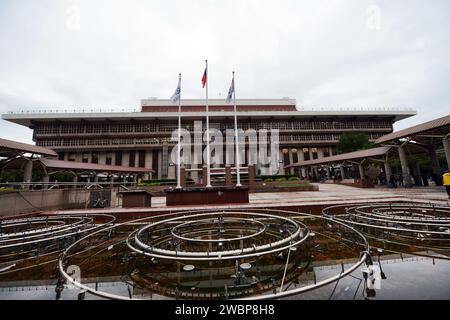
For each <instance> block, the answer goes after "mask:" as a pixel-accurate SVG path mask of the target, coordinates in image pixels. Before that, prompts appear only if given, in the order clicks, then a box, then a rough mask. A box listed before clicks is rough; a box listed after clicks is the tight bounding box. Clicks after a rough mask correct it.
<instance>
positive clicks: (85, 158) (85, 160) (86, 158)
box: [81, 152, 89, 163]
mask: <svg viewBox="0 0 450 320" xmlns="http://www.w3.org/2000/svg"><path fill="white" fill-rule="evenodd" d="M81 161H82V162H84V163H87V162H89V153H87V152H83V155H82V158H81Z"/></svg>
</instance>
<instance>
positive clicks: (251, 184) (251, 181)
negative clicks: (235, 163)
mask: <svg viewBox="0 0 450 320" xmlns="http://www.w3.org/2000/svg"><path fill="white" fill-rule="evenodd" d="M254 189H255V167H254V166H253V165H251V164H249V165H248V190H249V191H253V190H254Z"/></svg>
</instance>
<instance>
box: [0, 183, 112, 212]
mask: <svg viewBox="0 0 450 320" xmlns="http://www.w3.org/2000/svg"><path fill="white" fill-rule="evenodd" d="M90 193H91V190H85V189H55V190H30V191H11V192H0V216H9V215H17V214H22V213H31V212H38V211H46V210H61V209H80V208H85V207H86V206H87V203H89V197H90ZM113 199H114V201H113ZM111 200H112V201H111V202H112V206H117V196H116V192H115V191H114V192H113V193H112V197H111Z"/></svg>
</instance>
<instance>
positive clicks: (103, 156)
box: [98, 152, 106, 164]
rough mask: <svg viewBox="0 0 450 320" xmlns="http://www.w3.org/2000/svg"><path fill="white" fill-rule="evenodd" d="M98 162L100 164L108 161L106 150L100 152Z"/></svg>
mask: <svg viewBox="0 0 450 320" xmlns="http://www.w3.org/2000/svg"><path fill="white" fill-rule="evenodd" d="M98 163H99V164H105V163H106V152H99V153H98Z"/></svg>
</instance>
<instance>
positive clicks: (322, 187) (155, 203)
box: [56, 184, 448, 213]
mask: <svg viewBox="0 0 450 320" xmlns="http://www.w3.org/2000/svg"><path fill="white" fill-rule="evenodd" d="M318 186H319V191H302V192H273V193H251V194H250V203H249V204H234V205H218V206H215V207H216V208H231V207H232V208H246V207H253V208H269V207H279V206H311V205H333V204H345V203H364V202H367V201H370V202H391V201H410V202H416V203H418V202H421V203H424V202H425V203H432V204H435V205H445V206H446V205H448V202H447V193H446V192H445V189H444V188H443V187H417V188H411V189H405V188H397V189H390V188H384V187H377V188H371V189H362V188H355V187H349V186H343V185H336V184H318ZM196 208H205V206H175V207H166V198H165V197H153V198H152V208H129V209H123V208H109V209H90V210H89V211H90V212H95V213H102V212H105V213H114V212H152V211H172V210H180V209H182V210H191V209H196ZM56 212H57V213H67V212H68V210H65V211H56ZM69 212H70V213H82V212H86V210H70V211H69Z"/></svg>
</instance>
